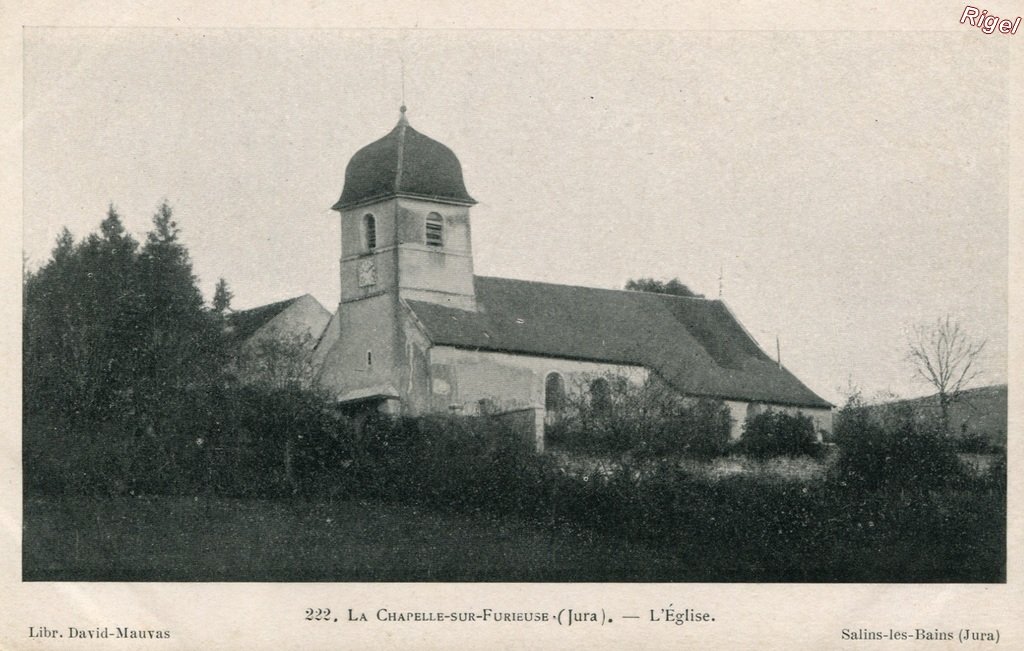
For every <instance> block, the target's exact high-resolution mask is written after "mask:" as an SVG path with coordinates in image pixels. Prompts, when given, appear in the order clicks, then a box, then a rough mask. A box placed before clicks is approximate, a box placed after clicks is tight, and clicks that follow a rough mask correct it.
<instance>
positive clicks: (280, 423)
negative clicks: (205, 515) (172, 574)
mask: <svg viewBox="0 0 1024 651" xmlns="http://www.w3.org/2000/svg"><path fill="white" fill-rule="evenodd" d="M337 430H338V425H337V422H336V420H335V419H333V418H332V417H331V416H330V415H329V414H328V413H327V412H326V411H325V410H324V407H323V402H322V399H321V398H320V397H319V396H317V395H315V394H312V393H309V392H306V391H302V390H298V389H289V390H271V389H261V388H253V387H223V386H222V387H217V388H214V389H213V390H207V391H198V390H197V391H187V390H186V391H182V392H179V393H178V394H176V395H175V400H174V403H173V405H172V406H167V405H159V406H157V407H154V408H152V409H150V410H148V412H147V413H146V414H144V415H142V414H139V415H136V414H130V415H126V416H122V417H121V418H119V419H117V420H107V421H97V420H84V419H78V420H74V421H72V420H70V419H68V418H67V417H66V416H63V415H59V414H43V413H34V414H31V415H26V418H25V422H24V476H25V485H26V487H28V488H30V489H32V490H37V491H40V492H47V493H78V494H93V495H115V494H126V493H134V494H140V493H147V494H164V495H186V494H189V495H194V494H198V493H206V492H213V493H219V494H224V495H253V496H256V495H259V496H273V495H290V494H294V493H300V492H301V493H309V492H312V491H313V490H316V488H317V487H321V486H323V485H324V484H325V483H329V482H330V481H331V480H334V481H336V480H337V475H338V473H339V472H340V466H341V464H342V461H343V459H344V454H343V453H344V450H343V448H342V447H341V446H340V444H339V443H338V442H337V440H336V439H337Z"/></svg>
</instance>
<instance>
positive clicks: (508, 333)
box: [406, 276, 831, 408]
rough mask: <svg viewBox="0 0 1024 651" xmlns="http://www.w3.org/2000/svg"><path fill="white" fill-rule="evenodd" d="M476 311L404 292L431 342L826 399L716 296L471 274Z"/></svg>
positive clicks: (815, 402) (697, 388) (816, 402)
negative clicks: (776, 359) (782, 365)
mask: <svg viewBox="0 0 1024 651" xmlns="http://www.w3.org/2000/svg"><path fill="white" fill-rule="evenodd" d="M475 289H476V300H477V305H478V311H477V312H469V311H465V310H459V309H455V308H451V307H446V306H443V305H437V304H434V303H427V302H423V301H413V300H410V301H406V302H407V304H408V305H409V307H410V309H411V310H412V312H413V313H414V314H415V316H416V317H417V319H418V320H419V321H420V323H421V324H422V325H423V327H424V328H425V329H426V331H427V335H428V336H429V337H430V339H431V341H433V343H434V344H437V345H447V346H455V347H459V348H470V349H479V350H492V351H503V352H510V353H522V354H530V355H541V356H546V357H561V358H571V359H581V360H593V361H603V362H613V363H617V364H629V365H636V366H644V367H647V368H649V369H651V370H653V371H655V372H656V373H658V374H659V375H660V376H661V377H662V378H663V379H665V380H666V381H667V382H669V383H670V384H671V385H673V386H674V387H675V388H676V389H677V390H678V391H681V392H683V393H687V394H692V395H705V396H714V397H719V398H732V399H737V400H744V401H761V402H772V403H778V404H789V405H798V406H806V407H824V408H828V407H831V404H830V403H828V402H827V401H825V400H823V399H822V398H820V397H819V396H817V395H816V394H815V393H814V392H813V391H811V390H810V389H808V388H807V387H806V386H805V385H804V384H803V383H802V382H800V380H798V379H797V378H796V377H795V376H794V375H793V374H792V373H790V372H789V371H787V370H786V369H785V368H780V367H779V365H778V364H777V363H776V362H774V361H772V359H771V358H769V357H768V356H767V355H766V354H765V353H764V351H762V350H761V349H760V347H758V345H757V344H756V343H755V342H754V341H753V339H751V338H750V336H749V335H748V334H747V333H746V331H745V330H744V329H743V327H742V326H741V325H740V324H739V322H738V321H737V320H736V318H735V317H734V316H733V315H732V313H731V312H730V311H729V310H728V308H726V306H725V304H724V303H722V302H721V301H715V300H707V299H699V298H682V297H678V296H671V295H667V294H651V293H644V292H632V291H620V290H610V289H596V288H591V287H576V286H570V285H554V284H549V283H538V282H531V281H524V280H511V279H507V278H489V277H483V276H477V277H476V285H475Z"/></svg>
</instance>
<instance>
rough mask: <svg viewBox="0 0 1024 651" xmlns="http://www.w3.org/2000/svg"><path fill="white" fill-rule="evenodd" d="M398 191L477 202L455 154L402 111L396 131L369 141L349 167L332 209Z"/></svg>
mask: <svg viewBox="0 0 1024 651" xmlns="http://www.w3.org/2000/svg"><path fill="white" fill-rule="evenodd" d="M394 196H408V197H417V198H423V199H432V200H437V201H444V202H451V203H457V204H463V205H472V204H475V203H476V201H475V200H474V199H473V197H471V196H469V192H467V191H466V184H465V182H464V181H463V179H462V165H461V164H459V159H458V158H457V157H456V156H455V153H454V152H453V151H452V150H451V149H449V148H448V147H446V146H444V145H442V144H441V143H439V142H437V141H436V140H433V139H432V138H428V137H427V136H425V135H423V134H422V133H420V132H419V131H417V130H416V129H413V128H412V127H411V126H409V123H408V121H407V120H406V119H405V107H404V106H403V107H402V116H401V118H400V119H399V120H398V124H396V125H395V128H394V129H392V130H391V132H390V133H389V134H388V135H386V136H384V137H383V138H381V139H380V140H377V141H375V142H372V143H370V144H369V145H366V146H365V147H363V148H362V149H360V150H359V151H357V152H356V153H355V155H354V156H352V160H350V161H349V163H348V167H346V168H345V185H344V187H343V189H342V192H341V198H340V199H338V201H337V203H335V204H334V206H332V209H333V210H344V209H347V208H352V207H355V206H358V205H360V204H365V203H371V202H373V201H379V200H381V199H386V198H389V197H394Z"/></svg>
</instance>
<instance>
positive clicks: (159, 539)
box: [23, 496, 687, 582]
mask: <svg viewBox="0 0 1024 651" xmlns="http://www.w3.org/2000/svg"><path fill="white" fill-rule="evenodd" d="M24 520H25V528H24V540H25V541H26V543H25V546H24V554H23V561H24V566H23V568H24V569H23V576H24V579H25V580H27V581H403V582H404V581H530V582H532V581H645V580H648V581H649V580H660V579H663V578H664V577H666V576H683V575H686V574H687V567H686V565H685V561H684V559H677V558H673V557H672V556H671V555H670V554H667V553H665V552H657V551H653V550H651V549H646V548H644V547H642V546H636V545H629V546H628V547H627V546H625V545H623V544H622V543H621V542H619V541H616V540H613V539H607V538H604V537H602V536H599V535H595V534H593V533H592V532H588V531H583V530H579V529H575V530H574V529H571V528H567V527H562V528H559V529H558V530H556V531H550V530H547V529H541V528H539V527H536V526H531V525H529V524H527V523H525V522H522V521H520V520H516V519H513V518H500V517H494V516H489V515H461V514H439V513H435V512H431V511H425V510H421V509H417V508H413V507H409V506H401V505H394V504H381V503H366V502H355V501H346V502H336V503H333V504H331V503H327V502H309V501H304V500H300V499H294V500H284V499H282V500H257V499H228V498H219V497H199V498H187V497H138V498H133V497H103V498H96V497H81V496H71V497H55V496H38V497H28V498H26V500H25V518H24Z"/></svg>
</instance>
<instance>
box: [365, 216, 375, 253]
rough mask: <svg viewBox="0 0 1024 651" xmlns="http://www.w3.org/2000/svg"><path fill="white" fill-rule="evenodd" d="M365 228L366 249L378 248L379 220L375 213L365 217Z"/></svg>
mask: <svg viewBox="0 0 1024 651" xmlns="http://www.w3.org/2000/svg"><path fill="white" fill-rule="evenodd" d="M363 230H364V231H365V232H366V250H367V251H373V250H374V249H376V248H377V220H376V219H374V218H373V215H366V216H365V217H363Z"/></svg>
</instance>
